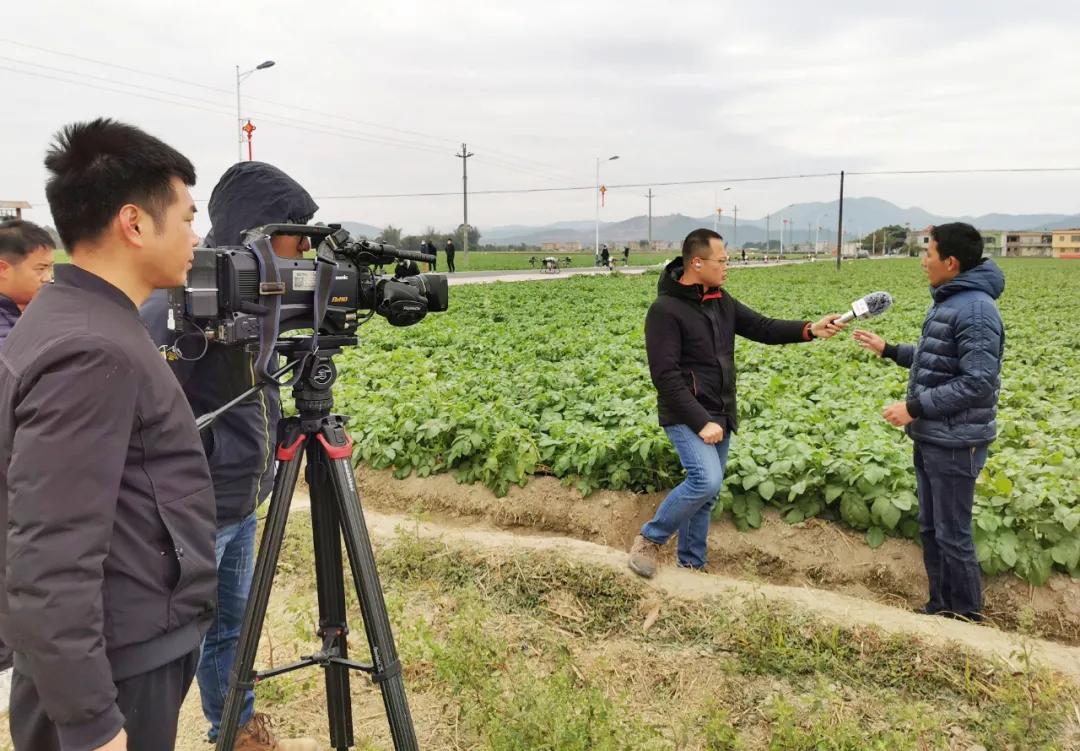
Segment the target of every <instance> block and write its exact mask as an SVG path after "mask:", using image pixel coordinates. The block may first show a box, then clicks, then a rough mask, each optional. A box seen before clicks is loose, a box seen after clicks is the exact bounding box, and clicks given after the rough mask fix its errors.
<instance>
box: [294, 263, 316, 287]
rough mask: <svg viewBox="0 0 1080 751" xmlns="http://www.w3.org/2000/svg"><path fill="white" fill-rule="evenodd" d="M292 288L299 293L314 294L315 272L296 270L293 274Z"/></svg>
mask: <svg viewBox="0 0 1080 751" xmlns="http://www.w3.org/2000/svg"><path fill="white" fill-rule="evenodd" d="M292 287H293V289H294V290H296V291H297V292H314V291H315V272H314V271H306V270H303V269H294V270H293V272H292Z"/></svg>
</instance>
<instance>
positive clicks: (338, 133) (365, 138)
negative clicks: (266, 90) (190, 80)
mask: <svg viewBox="0 0 1080 751" xmlns="http://www.w3.org/2000/svg"><path fill="white" fill-rule="evenodd" d="M0 60H8V61H11V62H15V63H17V64H19V65H24V66H29V67H37V68H42V69H44V70H48V71H53V72H57V73H63V74H66V75H68V76H75V77H82V78H89V79H93V80H98V81H105V82H108V83H113V84H114V85H115V86H125V87H128V88H130V89H136V90H138V91H144V92H151V93H152V94H161V95H165V97H168V98H163V97H161V96H148V95H146V94H140V93H137V92H136V91H128V90H126V89H117V88H114V87H110V86H102V85H99V84H92V83H87V82H85V81H79V80H72V79H70V78H62V77H59V76H53V75H48V74H44V73H39V72H35V71H32V70H22V69H20V68H11V67H7V66H3V65H0V69H2V70H9V71H12V72H14V73H22V74H24V75H30V76H36V77H39V78H47V79H50V80H54V81H60V82H62V83H67V84H70V85H72V86H82V87H86V88H93V89H98V90H100V91H108V92H112V93H116V94H125V95H128V96H135V97H139V98H141V99H148V100H151V101H156V102H162V103H165V104H175V105H179V106H183V107H189V108H192V109H199V110H202V111H205V112H211V113H214V114H232V113H231V110H226V107H228V106H229V105H226V104H223V103H217V102H212V101H207V100H203V99H197V98H195V97H191V96H188V95H186V94H179V93H174V92H170V91H164V90H161V89H155V88H151V87H147V86H143V85H141V84H134V83H126V82H123V81H113V80H112V79H110V78H107V77H104V76H95V75H93V74H90V73H83V72H81V71H73V70H69V69H66V68H57V67H54V66H49V65H42V64H40V63H30V62H26V61H23V60H18V59H15V58H9V57H4V56H0ZM121 67H122V66H121ZM125 69H126V68H125ZM173 97H180V98H182V99H188V100H191V101H177V100H176V99H174V98H173ZM301 110H302V111H310V110H303V108H301ZM250 114H251V115H252V116H255V117H257V118H259V119H262V120H263V121H264V122H268V123H272V124H275V125H282V126H284V127H291V128H295V129H297V130H302V131H306V132H309V133H316V134H319V135H326V136H332V137H337V138H345V139H349V140H354V141H361V142H366V143H372V144H375V145H379V146H396V147H398V148H404V149H411V150H413V151H423V152H426V153H430V154H439V155H444V154H445V150H444V149H442V148H440V147H438V146H434V145H432V144H428V143H420V142H416V141H409V140H405V139H397V138H392V137H389V136H384V135H381V134H371V133H363V132H358V131H354V130H349V129H346V128H340V127H337V126H334V125H324V124H322V123H313V122H309V121H306V120H300V119H297V118H291V117H287V116H284V115H278V114H274V113H270V112H263V111H261V110H250ZM345 119H349V118H345ZM484 161H486V162H489V163H490V164H492V165H493V166H495V167H498V168H501V169H506V170H510V171H513V172H519V173H523V174H528V175H533V176H536V177H543V178H545V179H548V180H558V179H560V178H559V177H557V176H555V175H551V174H546V173H543V172H539V171H537V170H535V169H529V168H525V167H521V166H518V165H516V164H513V163H511V162H509V161H506V160H504V159H497V158H493V157H487V158H485V159H484Z"/></svg>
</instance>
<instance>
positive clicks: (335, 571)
mask: <svg viewBox="0 0 1080 751" xmlns="http://www.w3.org/2000/svg"><path fill="white" fill-rule="evenodd" d="M321 448H322V446H320V445H319V444H318V443H317V442H312V443H311V444H310V445H309V446H308V464H307V475H308V485H309V486H310V488H311V529H312V533H313V536H314V543H315V581H316V585H317V590H318V595H319V637H320V638H322V639H323V643H324V644H326V645H329V646H331V647H336V648H337V656H338V657H341V658H343V659H347V658H348V656H349V652H348V628H347V627H346V625H345V576H344V573H343V570H342V565H341V525H340V522H339V516H338V508H337V504H336V503H335V502H334V499H333V496H332V487H331V486H330V484H329V483H330V478H329V468H328V467H327V464H326V457H325V455H324V454H323V452H322V451H321ZM330 639H332V640H333V641H332V642H331V641H329V640H330ZM324 672H325V673H326V711H327V718H328V720H329V723H330V746H331V747H332V748H335V749H340V750H341V751H344V750H345V749H349V748H351V747H352V746H353V724H352V694H351V692H350V691H349V670H348V668H346V667H345V666H344V665H341V664H337V663H334V664H330V665H327V666H325V667H324Z"/></svg>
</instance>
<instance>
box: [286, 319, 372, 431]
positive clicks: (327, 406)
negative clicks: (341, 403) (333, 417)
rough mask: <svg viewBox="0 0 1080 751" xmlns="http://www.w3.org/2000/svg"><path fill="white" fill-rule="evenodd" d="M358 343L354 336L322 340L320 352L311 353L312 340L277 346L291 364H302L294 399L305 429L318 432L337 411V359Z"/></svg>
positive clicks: (294, 384) (331, 337)
mask: <svg viewBox="0 0 1080 751" xmlns="http://www.w3.org/2000/svg"><path fill="white" fill-rule="evenodd" d="M356 343H357V339H356V337H355V336H345V335H336V336H326V335H323V336H320V337H319V344H318V349H316V350H315V351H314V352H312V351H311V339H310V338H294V339H285V340H282V341H279V342H278V346H277V350H278V352H280V353H281V354H283V355H285V357H286V358H287V359H289V360H296V359H297V358H301V359H300V360H299V365H298V367H299V368H300V372H299V373H297V374H296V382H295V383H293V399H295V400H296V410H297V412H299V413H300V421H301V427H302V429H303V430H304V431H305V432H307V431H315V430H317V429H318V425H319V423H320V422H321V421H322V420H323V418H325V417H327V416H329V414H330V411H331V410H332V409H333V408H334V394H333V391H332V389H333V386H334V382H335V381H336V380H337V367H336V366H335V365H334V355H339V354H341V350H342V349H343V348H344V347H351V346H353V345H355V344H356Z"/></svg>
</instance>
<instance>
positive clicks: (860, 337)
mask: <svg viewBox="0 0 1080 751" xmlns="http://www.w3.org/2000/svg"><path fill="white" fill-rule="evenodd" d="M854 337H855V341H856V342H857V343H858V345H859V346H860V347H862V348H863V349H868V350H870V351H871V352H873V353H874V354H875V355H877V356H878V357H881V353H882V352H884V351H885V340H884V339H882V338H881V337H880V336H878V335H877V334H874V333H871V332H869V331H863V330H862V329H855V333H854Z"/></svg>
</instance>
